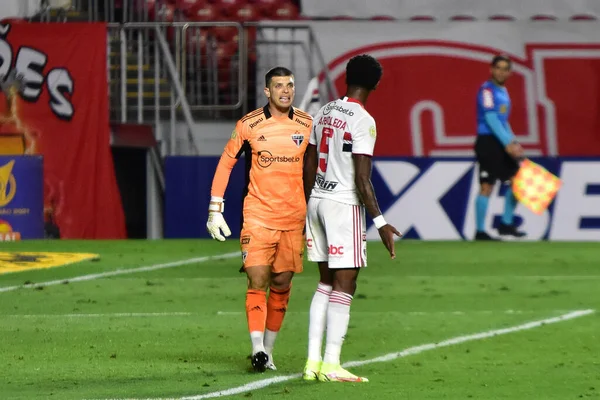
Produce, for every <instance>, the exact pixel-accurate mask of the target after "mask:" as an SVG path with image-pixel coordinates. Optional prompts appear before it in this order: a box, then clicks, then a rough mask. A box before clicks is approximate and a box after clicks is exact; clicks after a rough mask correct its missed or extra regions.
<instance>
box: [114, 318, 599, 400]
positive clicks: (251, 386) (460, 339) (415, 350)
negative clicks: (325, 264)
mask: <svg viewBox="0 0 600 400" xmlns="http://www.w3.org/2000/svg"><path fill="white" fill-rule="evenodd" d="M592 313H594V310H579V311H573V312H570V313H567V314H563V315H560V316H558V317H553V318H546V319H542V320H538V321H531V322H527V323H524V324H521V325H516V326H512V327H510V328H503V329H494V330H491V331H485V332H480V333H475V334H471V335H464V336H457V337H453V338H450V339H447V340H444V341H442V342H437V343H427V344H423V345H420V346H415V347H409V348H407V349H404V350H402V351H400V352H396V353H388V354H385V355H383V356H381V357H376V358H371V359H369V360H361V361H350V362H347V363H344V364H343V365H342V366H343V367H345V368H350V367H360V366H362V365H367V364H373V363H379V362H388V361H394V360H396V359H398V358H404V357H408V356H411V355H414V354H419V353H423V352H425V351H429V350H434V349H438V348H441V347H448V346H454V345H457V344H461V343H465V342H471V341H475V340H482V339H487V338H490V337H494V336H500V335H506V334H509V333H514V332H519V331H525V330H529V329H533V328H539V327H540V326H544V325H549V324H556V323H558V322H563V321H568V320H570V319H574V318H580V317H584V316H586V315H590V314H592ZM301 376H302V374H293V375H282V376H276V377H273V378H269V379H261V380H258V381H254V382H250V383H247V384H245V385H242V386H238V387H234V388H231V389H225V390H220V391H217V392H210V393H206V394H200V395H195V396H186V397H178V398H147V399H144V400H202V399H212V398H216V397H225V396H231V395H234V394H240V393H245V392H249V391H251V390H258V389H262V388H265V387H267V386H270V385H273V384H275V383H281V382H286V381H289V380H292V379H297V378H300V377H301ZM105 400H141V399H118V398H113V399H105Z"/></svg>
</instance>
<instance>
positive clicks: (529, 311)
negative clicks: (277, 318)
mask: <svg viewBox="0 0 600 400" xmlns="http://www.w3.org/2000/svg"><path fill="white" fill-rule="evenodd" d="M540 312H550V313H568V312H571V310H470V311H356V310H353V311H352V313H353V314H354V313H356V314H388V315H389V314H404V315H424V316H431V315H469V314H534V313H540ZM242 314H245V312H243V311H217V315H242ZM287 314H309V312H308V311H288V312H287Z"/></svg>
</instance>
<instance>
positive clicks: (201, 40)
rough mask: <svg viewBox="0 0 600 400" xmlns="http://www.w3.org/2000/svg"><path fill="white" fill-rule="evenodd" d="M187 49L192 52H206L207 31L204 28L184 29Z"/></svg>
mask: <svg viewBox="0 0 600 400" xmlns="http://www.w3.org/2000/svg"><path fill="white" fill-rule="evenodd" d="M185 36H186V47H187V51H188V52H189V53H192V54H198V53H200V54H203V55H204V54H206V46H207V45H208V32H207V30H205V29H198V28H191V27H190V28H188V29H187V30H186V35H185Z"/></svg>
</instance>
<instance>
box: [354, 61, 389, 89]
mask: <svg viewBox="0 0 600 400" xmlns="http://www.w3.org/2000/svg"><path fill="white" fill-rule="evenodd" d="M382 75H383V68H382V67H381V64H379V61H377V60H376V59H375V57H372V56H370V55H368V54H361V55H359V56H354V57H352V58H351V59H350V61H348V64H347V65H346V85H348V86H354V87H360V88H363V89H367V90H373V89H375V87H376V86H377V84H378V83H379V81H380V80H381V76H382Z"/></svg>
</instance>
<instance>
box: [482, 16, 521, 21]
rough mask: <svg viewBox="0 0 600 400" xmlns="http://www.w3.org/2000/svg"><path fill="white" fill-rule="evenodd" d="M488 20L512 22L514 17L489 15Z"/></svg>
mask: <svg viewBox="0 0 600 400" xmlns="http://www.w3.org/2000/svg"><path fill="white" fill-rule="evenodd" d="M488 19H489V20H490V21H514V20H515V17H512V16H510V15H491V16H490V17H489V18H488Z"/></svg>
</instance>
